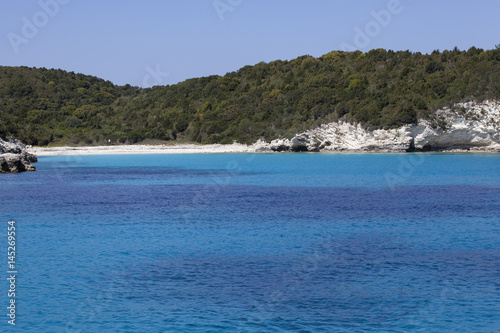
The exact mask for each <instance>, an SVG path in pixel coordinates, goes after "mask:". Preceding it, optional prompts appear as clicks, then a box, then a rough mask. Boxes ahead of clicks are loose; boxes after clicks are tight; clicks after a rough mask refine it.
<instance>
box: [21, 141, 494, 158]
mask: <svg viewBox="0 0 500 333" xmlns="http://www.w3.org/2000/svg"><path fill="white" fill-rule="evenodd" d="M27 151H28V152H29V153H31V154H34V155H36V156H65V155H145V154H238V153H252V154H253V153H282V152H276V151H273V150H270V149H265V148H263V147H262V146H256V145H245V144H239V143H233V144H228V145H223V144H211V145H197V144H179V145H113V146H83V147H68V146H63V147H29V148H27ZM286 153H294V152H286ZM312 153H318V152H312ZM319 153H328V154H408V153H410V154H411V152H404V151H396V150H394V151H391V150H355V149H353V150H322V151H320V152H319ZM416 153H457V154H499V153H500V152H498V151H495V150H488V149H481V148H480V147H473V148H470V149H455V148H452V149H443V150H437V151H426V152H416Z"/></svg>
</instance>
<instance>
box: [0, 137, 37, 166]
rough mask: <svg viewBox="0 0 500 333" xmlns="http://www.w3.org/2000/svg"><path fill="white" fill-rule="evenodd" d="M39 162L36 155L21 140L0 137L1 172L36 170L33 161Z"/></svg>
mask: <svg viewBox="0 0 500 333" xmlns="http://www.w3.org/2000/svg"><path fill="white" fill-rule="evenodd" d="M35 162H37V158H36V156H35V155H33V154H30V153H28V152H27V151H26V146H25V145H24V144H23V143H22V142H21V141H19V140H15V139H13V140H7V141H4V140H2V139H0V172H1V173H5V172H22V171H35V170H36V167H35V166H34V165H31V163H35Z"/></svg>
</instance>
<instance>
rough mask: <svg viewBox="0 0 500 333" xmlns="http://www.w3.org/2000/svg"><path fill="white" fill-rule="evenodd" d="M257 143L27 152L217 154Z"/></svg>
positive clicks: (240, 150)
mask: <svg viewBox="0 0 500 333" xmlns="http://www.w3.org/2000/svg"><path fill="white" fill-rule="evenodd" d="M259 151H262V150H261V147H259V146H257V145H255V144H254V145H251V146H248V145H244V144H239V143H233V144H230V145H221V144H212V145H196V144H180V145H110V146H87V147H30V148H28V152H30V153H32V154H35V155H37V156H55V155H119V154H217V153H256V152H259Z"/></svg>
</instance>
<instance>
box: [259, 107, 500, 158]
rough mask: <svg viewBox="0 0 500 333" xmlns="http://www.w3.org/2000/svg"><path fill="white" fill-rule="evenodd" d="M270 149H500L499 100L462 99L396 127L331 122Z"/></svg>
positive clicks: (272, 142)
mask: <svg viewBox="0 0 500 333" xmlns="http://www.w3.org/2000/svg"><path fill="white" fill-rule="evenodd" d="M269 148H270V149H271V150H272V151H378V152H385V151H386V152H407V151H430V150H432V151H443V150H446V151H450V150H455V151H456V150H472V151H497V152H500V102H498V101H485V102H482V103H476V102H464V103H458V104H455V105H454V106H453V107H451V108H444V109H441V110H438V111H437V112H436V115H435V118H434V119H433V120H419V121H418V122H417V124H413V125H406V126H403V127H400V128H398V129H389V130H384V129H378V130H368V129H365V128H364V127H363V126H361V125H360V124H351V123H348V122H342V121H341V122H333V123H329V124H324V125H321V126H319V127H317V128H315V129H312V130H309V131H306V132H304V133H300V134H297V135H296V136H295V137H293V138H292V139H291V140H287V139H277V140H273V141H271V143H270V144H269Z"/></svg>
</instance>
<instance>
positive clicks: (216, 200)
mask: <svg viewBox="0 0 500 333" xmlns="http://www.w3.org/2000/svg"><path fill="white" fill-rule="evenodd" d="M36 166H37V169H38V171H36V172H27V173H19V174H2V175H0V205H1V206H0V207H1V209H0V229H1V230H2V231H1V232H0V235H3V236H1V237H0V244H2V245H1V247H2V248H3V249H4V250H3V251H2V253H3V258H2V259H1V261H0V262H1V264H0V267H3V272H2V275H3V276H4V278H3V279H2V280H3V282H2V290H3V292H2V293H3V295H2V296H0V302H1V303H2V304H0V309H3V310H1V311H0V312H1V313H0V314H1V316H0V331H2V332H37V333H38V332H500V155H498V154H496V155H495V154H458V153H453V154H443V153H420V154H419V153H415V154H410V153H407V154H328V153H294V154H289V153H282V154H278V153H276V154H265V153H262V154H185V155H180V154H179V155H176V154H173V155H172V154H164V155H161V154H155V155H94V156H92V155H87V156H79V155H74V156H46V157H40V158H39V162H38V163H37V164H36ZM9 221H15V222H14V223H15V224H14V225H15V239H14V241H15V258H10V259H14V262H15V270H16V273H15V297H9V296H8V290H9V288H10V287H11V285H10V282H11V281H10V280H7V278H9V277H10V274H9V273H7V272H8V271H9V268H8V261H9V260H10V259H8V254H7V251H6V250H7V247H8V237H7V235H8V227H9ZM12 299H14V300H15V311H14V312H15V322H14V323H15V325H12V322H11V323H9V322H8V321H10V320H11V317H9V313H11V311H10V310H9V309H8V308H7V307H9V306H10V301H11V300H12Z"/></svg>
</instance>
